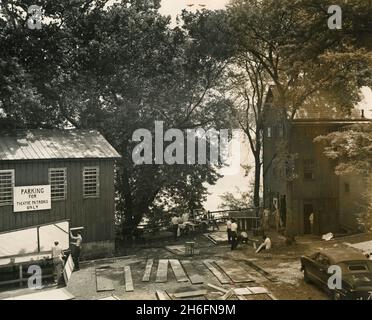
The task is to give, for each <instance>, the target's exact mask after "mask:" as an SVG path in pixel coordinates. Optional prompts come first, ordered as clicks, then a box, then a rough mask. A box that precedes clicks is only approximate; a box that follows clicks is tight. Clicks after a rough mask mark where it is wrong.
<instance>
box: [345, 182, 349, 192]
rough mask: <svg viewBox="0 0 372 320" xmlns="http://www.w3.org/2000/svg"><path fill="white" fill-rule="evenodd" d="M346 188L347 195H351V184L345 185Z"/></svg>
mask: <svg viewBox="0 0 372 320" xmlns="http://www.w3.org/2000/svg"><path fill="white" fill-rule="evenodd" d="M344 188H345V192H346V193H350V184H349V183H345V184H344Z"/></svg>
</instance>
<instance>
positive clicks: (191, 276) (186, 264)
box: [181, 260, 204, 284]
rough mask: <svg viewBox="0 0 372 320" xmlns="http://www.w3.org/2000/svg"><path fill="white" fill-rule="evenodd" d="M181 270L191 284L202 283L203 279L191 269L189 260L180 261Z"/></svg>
mask: <svg viewBox="0 0 372 320" xmlns="http://www.w3.org/2000/svg"><path fill="white" fill-rule="evenodd" d="M181 263H182V266H183V268H184V269H185V271H186V273H187V276H188V277H189V279H190V281H191V283H192V284H202V283H204V279H203V277H202V276H200V275H199V274H197V272H196V270H195V268H194V267H193V265H192V263H191V261H190V260H182V261H181Z"/></svg>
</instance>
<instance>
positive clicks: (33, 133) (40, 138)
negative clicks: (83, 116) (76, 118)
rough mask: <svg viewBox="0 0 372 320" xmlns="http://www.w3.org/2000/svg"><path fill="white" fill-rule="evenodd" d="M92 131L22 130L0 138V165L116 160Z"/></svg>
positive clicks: (95, 132)
mask: <svg viewBox="0 0 372 320" xmlns="http://www.w3.org/2000/svg"><path fill="white" fill-rule="evenodd" d="M120 157H121V156H120V154H119V153H118V152H117V151H116V150H115V149H114V148H113V147H112V146H111V145H110V144H109V143H108V142H107V140H106V139H105V138H104V137H103V136H102V135H101V134H100V133H99V132H98V131H95V130H75V129H74V130H43V129H41V130H25V131H16V132H14V133H11V134H1V135H0V161H3V160H47V159H97V158H98V159H104V158H111V159H113V158H120Z"/></svg>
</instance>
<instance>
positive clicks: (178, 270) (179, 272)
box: [169, 259, 189, 282]
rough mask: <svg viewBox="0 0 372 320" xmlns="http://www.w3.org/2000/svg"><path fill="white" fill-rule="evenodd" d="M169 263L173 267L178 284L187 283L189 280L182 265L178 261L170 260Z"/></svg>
mask: <svg viewBox="0 0 372 320" xmlns="http://www.w3.org/2000/svg"><path fill="white" fill-rule="evenodd" d="M169 263H170V265H171V267H172V270H173V273H174V276H175V277H176V279H177V282H187V281H189V279H188V278H187V276H186V273H185V271H184V270H183V268H182V266H181V263H180V262H179V261H178V260H177V259H170V260H169Z"/></svg>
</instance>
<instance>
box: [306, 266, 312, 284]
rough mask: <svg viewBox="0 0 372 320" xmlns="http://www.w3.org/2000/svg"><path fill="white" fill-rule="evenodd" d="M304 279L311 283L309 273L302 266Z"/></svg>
mask: <svg viewBox="0 0 372 320" xmlns="http://www.w3.org/2000/svg"><path fill="white" fill-rule="evenodd" d="M304 281H305V282H306V283H311V280H310V278H309V275H308V273H307V269H306V268H304Z"/></svg>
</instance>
